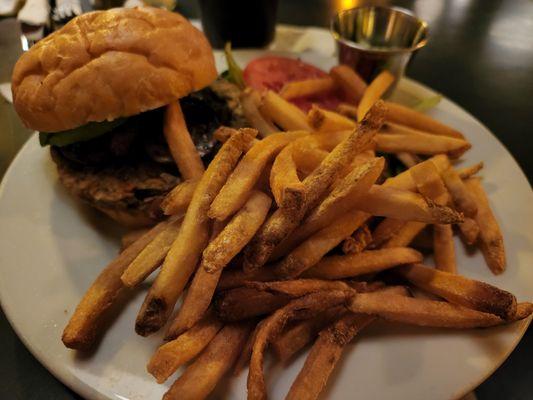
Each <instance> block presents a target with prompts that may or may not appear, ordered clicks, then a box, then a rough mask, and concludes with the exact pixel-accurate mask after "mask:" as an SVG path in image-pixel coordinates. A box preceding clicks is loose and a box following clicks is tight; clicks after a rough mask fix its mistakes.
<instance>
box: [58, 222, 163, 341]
mask: <svg viewBox="0 0 533 400" xmlns="http://www.w3.org/2000/svg"><path fill="white" fill-rule="evenodd" d="M167 225H168V222H166V221H164V222H161V223H159V224H157V225H156V226H154V227H153V228H152V229H150V230H149V231H148V232H147V233H145V234H144V235H143V236H141V237H140V238H139V239H137V240H136V241H135V242H134V243H133V244H132V245H130V246H129V247H127V248H126V249H125V250H124V251H123V252H122V253H120V254H119V256H118V257H117V258H115V259H114V260H113V261H111V262H110V263H109V264H108V265H107V267H105V268H104V270H103V271H102V272H100V274H99V275H98V277H97V278H96V280H95V281H94V282H93V283H92V285H91V286H90V287H89V289H88V290H87V292H85V295H84V296H83V298H82V299H81V301H80V302H79V304H78V306H77V307H76V310H75V311H74V314H72V316H71V317H70V320H69V322H68V324H67V326H66V327H65V330H64V331H63V336H62V338H61V340H62V341H63V343H64V344H65V346H67V347H68V348H70V349H77V350H86V349H89V348H90V347H92V346H93V345H94V344H95V342H96V340H97V339H98V337H99V335H100V334H101V333H102V323H103V320H104V318H105V316H106V311H107V310H108V309H109V307H111V305H113V304H114V303H115V302H116V301H117V299H118V298H119V295H120V293H121V292H122V291H123V289H125V288H126V287H125V286H124V284H123V283H122V280H121V279H120V277H121V275H122V273H123V272H124V271H125V270H126V268H127V267H128V265H130V263H131V262H132V261H133V260H134V259H135V257H137V255H138V254H139V253H140V252H141V251H142V250H143V249H144V248H145V247H146V246H147V245H148V243H150V242H151V241H152V240H154V238H155V237H156V236H157V235H158V234H159V233H160V232H162V231H163V230H164V229H165V228H166V227H167Z"/></svg>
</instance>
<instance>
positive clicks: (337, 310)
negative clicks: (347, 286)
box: [271, 306, 347, 363]
mask: <svg viewBox="0 0 533 400" xmlns="http://www.w3.org/2000/svg"><path fill="white" fill-rule="evenodd" d="M346 311H347V310H346V308H345V307H344V306H338V307H332V308H329V309H327V310H325V311H323V312H321V313H319V314H318V315H316V316H313V317H311V318H309V319H304V320H302V321H298V322H296V323H295V324H293V325H292V326H290V327H289V328H288V329H286V330H284V331H283V332H281V333H280V334H279V335H278V336H277V337H276V338H275V339H274V340H273V341H272V343H271V344H272V350H273V351H274V354H276V357H277V358H278V359H279V360H280V361H281V362H283V363H287V362H288V361H289V360H290V359H291V358H292V357H293V356H294V355H295V354H296V353H298V352H299V351H300V350H301V349H303V348H304V347H305V346H306V345H307V344H309V343H311V341H313V340H314V339H315V338H316V336H317V335H318V332H320V331H321V330H322V329H323V328H325V327H326V326H327V325H328V324H330V323H331V322H333V321H334V320H336V319H338V318H339V316H342V315H343V314H345V313H346Z"/></svg>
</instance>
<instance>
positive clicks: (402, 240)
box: [383, 221, 427, 248]
mask: <svg viewBox="0 0 533 400" xmlns="http://www.w3.org/2000/svg"><path fill="white" fill-rule="evenodd" d="M426 226H427V224H426V223H424V222H416V221H409V222H406V223H404V224H403V225H402V226H401V227H400V229H399V230H398V231H396V233H394V235H393V236H392V238H390V239H389V240H388V241H387V242H386V243H385V244H384V245H383V247H384V248H392V247H405V246H409V244H411V241H412V240H413V239H414V238H415V237H416V235H418V234H419V233H420V232H422V230H423V229H424V228H425V227H426Z"/></svg>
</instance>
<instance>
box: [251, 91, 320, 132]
mask: <svg viewBox="0 0 533 400" xmlns="http://www.w3.org/2000/svg"><path fill="white" fill-rule="evenodd" d="M259 111H261V114H263V115H264V116H265V117H267V118H269V119H270V120H272V121H274V122H275V124H276V125H277V126H279V127H281V128H282V129H283V130H284V131H296V130H304V131H308V132H311V127H310V126H309V124H308V123H307V116H306V115H305V114H304V112H303V111H302V110H300V109H299V108H298V107H296V106H295V105H294V104H292V103H289V102H288V101H287V100H285V99H283V98H282V97H281V96H279V95H278V94H276V93H274V92H272V91H271V90H269V91H267V92H266V93H265V94H264V95H263V99H262V103H261V105H260V106H259Z"/></svg>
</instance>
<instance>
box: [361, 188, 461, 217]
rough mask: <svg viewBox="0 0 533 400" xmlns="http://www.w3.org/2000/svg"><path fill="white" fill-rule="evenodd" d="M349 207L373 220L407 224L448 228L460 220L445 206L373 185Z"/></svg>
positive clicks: (404, 191) (408, 192) (457, 215)
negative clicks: (372, 217)
mask: <svg viewBox="0 0 533 400" xmlns="http://www.w3.org/2000/svg"><path fill="white" fill-rule="evenodd" d="M352 207H353V208H356V209H358V210H361V211H364V212H367V213H369V214H371V215H374V216H380V217H389V218H395V219H402V220H407V221H419V222H427V223H442V224H450V223H457V222H461V221H462V220H463V217H462V216H461V214H459V213H458V212H456V211H455V210H453V209H451V208H449V207H446V206H444V205H439V204H436V203H434V202H432V201H427V200H426V199H425V198H424V197H422V196H420V195H419V194H416V193H413V192H411V191H408V190H402V189H396V188H394V187H387V186H382V185H373V186H372V187H371V188H370V189H369V190H368V192H366V193H362V194H361V195H360V196H359V197H358V198H356V199H354V200H353V202H352Z"/></svg>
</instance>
